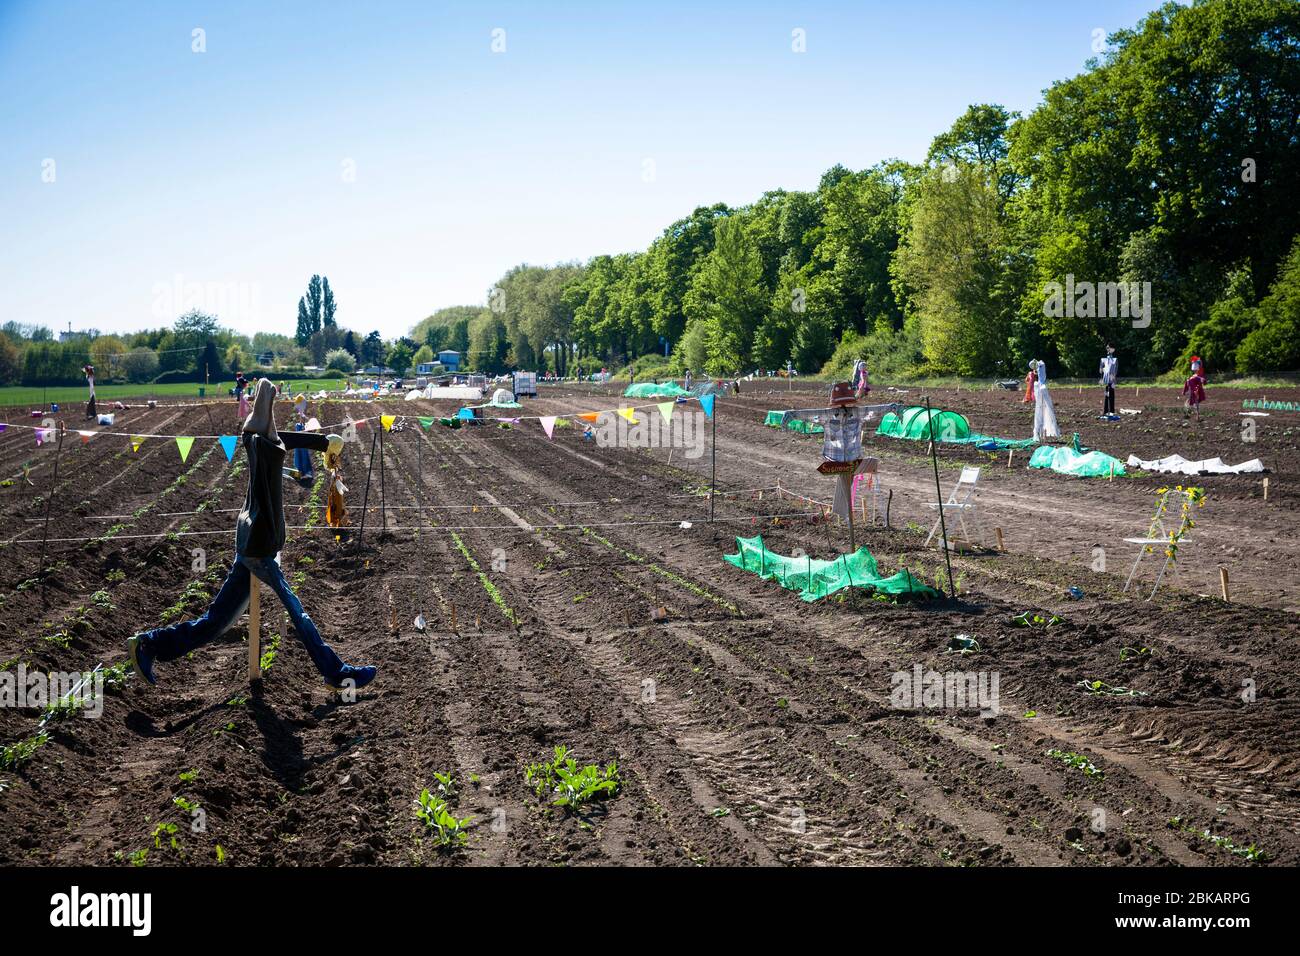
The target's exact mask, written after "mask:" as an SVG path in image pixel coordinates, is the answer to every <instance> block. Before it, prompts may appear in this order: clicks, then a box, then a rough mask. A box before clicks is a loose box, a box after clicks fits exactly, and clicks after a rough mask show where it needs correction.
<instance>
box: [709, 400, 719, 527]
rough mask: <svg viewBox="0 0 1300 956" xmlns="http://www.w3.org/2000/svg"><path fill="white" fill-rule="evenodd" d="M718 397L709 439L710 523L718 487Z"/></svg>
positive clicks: (712, 416) (714, 402)
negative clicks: (710, 461)
mask: <svg viewBox="0 0 1300 956" xmlns="http://www.w3.org/2000/svg"><path fill="white" fill-rule="evenodd" d="M718 404H719V403H718V399H717V397H716V396H715V397H714V399H713V414H712V415H710V416H709V417H710V418H712V419H713V426H712V428H713V434H712V437H711V438H710V440H709V455H710V457H711V458H712V459H713V465H712V469H713V474H712V476H711V477H710V478H709V523H710V524H712V523H713V492H714V490H715V489H717V487H718Z"/></svg>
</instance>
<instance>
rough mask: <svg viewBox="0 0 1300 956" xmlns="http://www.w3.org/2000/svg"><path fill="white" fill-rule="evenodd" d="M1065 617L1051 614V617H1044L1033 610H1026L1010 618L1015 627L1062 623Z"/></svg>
mask: <svg viewBox="0 0 1300 956" xmlns="http://www.w3.org/2000/svg"><path fill="white" fill-rule="evenodd" d="M1064 622H1065V619H1064V618H1062V617H1058V616H1057V615H1055V614H1053V615H1052V616H1051V617H1044V616H1043V615H1042V614H1037V613H1035V612H1033V611H1026V612H1025V613H1024V614H1018V615H1016V616H1015V617H1013V618H1012V619H1011V623H1012V624H1014V625H1015V626H1016V627H1051V626H1052V625H1053V624H1063V623H1064Z"/></svg>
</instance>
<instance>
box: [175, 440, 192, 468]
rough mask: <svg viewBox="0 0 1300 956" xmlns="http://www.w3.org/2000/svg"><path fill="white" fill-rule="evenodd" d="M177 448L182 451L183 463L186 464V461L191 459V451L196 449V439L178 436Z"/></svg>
mask: <svg viewBox="0 0 1300 956" xmlns="http://www.w3.org/2000/svg"><path fill="white" fill-rule="evenodd" d="M176 447H177V448H179V449H180V452H181V463H182V464H184V462H185V459H187V458H189V457H190V449H191V448H193V447H194V439H193V438H191V437H190V436H188V435H177V436H176Z"/></svg>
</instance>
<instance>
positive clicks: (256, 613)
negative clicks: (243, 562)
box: [248, 575, 262, 684]
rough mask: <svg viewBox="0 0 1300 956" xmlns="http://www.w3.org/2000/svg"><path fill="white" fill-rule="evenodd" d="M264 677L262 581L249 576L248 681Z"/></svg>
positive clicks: (251, 681)
mask: <svg viewBox="0 0 1300 956" xmlns="http://www.w3.org/2000/svg"><path fill="white" fill-rule="evenodd" d="M261 679H262V582H261V581H259V580H258V579H257V578H255V577H253V576H252V575H249V578H248V682H249V683H250V684H251V683H253V681H258V680H261Z"/></svg>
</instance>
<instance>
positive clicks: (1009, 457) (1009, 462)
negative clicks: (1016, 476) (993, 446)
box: [1007, 448, 1016, 471]
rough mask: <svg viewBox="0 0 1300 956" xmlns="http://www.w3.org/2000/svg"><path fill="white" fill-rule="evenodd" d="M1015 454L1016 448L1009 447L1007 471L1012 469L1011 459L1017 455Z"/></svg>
mask: <svg viewBox="0 0 1300 956" xmlns="http://www.w3.org/2000/svg"><path fill="white" fill-rule="evenodd" d="M1015 454H1016V450H1015V449H1014V448H1008V449H1007V471H1010V470H1011V459H1012V458H1014V457H1015Z"/></svg>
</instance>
